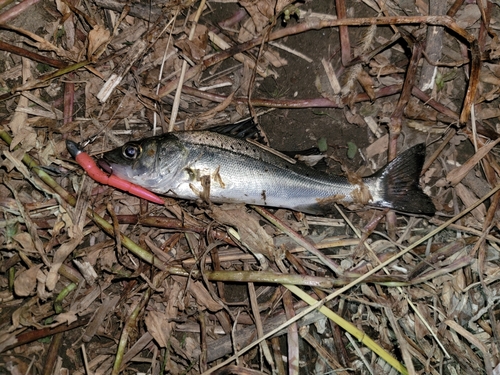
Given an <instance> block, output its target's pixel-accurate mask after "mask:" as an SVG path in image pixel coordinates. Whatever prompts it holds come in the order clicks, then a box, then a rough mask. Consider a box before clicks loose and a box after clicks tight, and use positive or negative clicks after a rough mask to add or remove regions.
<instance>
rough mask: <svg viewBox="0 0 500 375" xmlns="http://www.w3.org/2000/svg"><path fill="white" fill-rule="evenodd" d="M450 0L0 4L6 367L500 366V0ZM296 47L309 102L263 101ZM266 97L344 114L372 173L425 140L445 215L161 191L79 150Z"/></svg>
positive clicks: (216, 116)
mask: <svg viewBox="0 0 500 375" xmlns="http://www.w3.org/2000/svg"><path fill="white" fill-rule="evenodd" d="M31 3H35V5H32V4H31ZM445 3H446V2H440V1H432V0H430V5H429V6H427V3H426V2H416V3H415V4H409V5H408V4H407V6H408V7H409V8H408V9H404V12H403V10H402V9H401V8H400V7H399V6H397V5H396V4H395V3H393V2H392V1H386V2H381V1H366V2H364V3H363V4H360V3H356V4H355V5H354V4H350V3H349V2H347V4H346V3H345V2H344V1H343V0H337V1H336V9H337V13H336V14H333V13H332V14H321V13H319V12H317V11H316V9H317V8H316V7H317V6H322V5H324V4H323V2H319V1H318V2H315V1H313V2H306V3H305V4H289V3H288V2H286V1H285V2H283V1H277V2H272V1H267V0H266V1H258V2H250V1H247V0H240V1H238V3H237V4H229V3H228V4H222V5H221V4H218V3H213V4H212V3H208V4H205V2H204V1H202V2H201V3H191V2H186V3H161V4H154V3H138V2H137V3H136V2H131V3H129V4H128V5H125V4H124V3H118V2H115V1H112V0H93V1H86V2H77V1H72V2H65V1H58V0H56V2H55V3H53V2H51V1H43V2H40V3H38V4H37V1H33V2H28V1H24V2H22V3H20V4H15V5H14V4H7V5H5V4H3V2H1V1H0V7H2V8H0V9H2V13H0V60H2V61H3V62H2V63H1V64H0V87H1V91H0V100H1V101H0V118H1V119H2V120H1V121H2V123H1V125H0V126H1V128H0V137H1V138H2V139H3V141H0V151H1V159H0V161H1V163H2V164H1V165H2V168H1V169H0V176H1V181H0V182H1V183H0V208H1V213H0V242H1V244H2V247H1V251H0V259H1V262H0V373H12V374H52V373H54V374H55V373H58V374H59V373H71V374H109V373H112V374H118V373H130V374H132V373H140V372H141V373H151V374H167V373H171V374H199V373H207V374H208V373H217V374H233V373H234V374H240V373H241V374H247V373H248V374H261V373H265V374H270V373H276V374H284V373H287V372H288V373H290V374H298V373H313V372H316V373H318V374H319V373H326V372H330V371H335V372H334V373H337V374H350V373H353V374H365V373H378V374H381V373H384V374H385V373H396V372H397V371H399V372H401V373H409V374H417V373H418V374H471V373H476V374H478V373H479V374H483V373H485V374H495V373H498V371H500V370H499V369H500V365H499V359H500V353H499V348H500V328H499V325H498V322H497V318H498V317H499V311H500V310H499V307H498V306H499V300H500V281H499V279H500V272H499V270H500V267H499V263H500V261H499V251H500V236H499V229H500V228H499V221H498V217H499V215H498V212H499V211H498V204H499V200H500V193H499V192H498V190H499V189H500V184H499V181H498V178H499V175H500V167H499V165H498V156H497V153H496V152H497V149H496V148H495V146H496V144H497V143H498V139H499V138H498V133H497V129H498V125H497V123H496V121H497V119H498V116H499V115H500V113H499V110H498V96H499V94H500V91H499V90H498V87H499V86H500V69H499V65H498V60H497V58H498V52H497V51H498V47H497V46H496V43H498V40H497V39H498V38H497V35H496V26H495V25H496V22H495V21H497V20H498V14H499V8H498V6H497V5H494V4H493V3H491V2H489V1H484V2H483V1H478V2H477V4H468V3H467V4H464V3H463V2H461V1H456V2H455V3H454V5H453V7H451V8H449V9H446V8H445V7H443V6H442V5H443V4H445ZM215 5H216V8H217V9H218V11H221V9H222V10H224V11H225V12H226V13H227V15H228V16H227V17H225V19H224V20H223V21H220V20H221V17H220V16H218V15H217V11H215V10H213V8H212V7H215ZM346 5H347V8H346ZM349 7H351V8H350V9H351V10H352V14H349V16H348V17H347V16H346V14H348V13H349V12H348V9H349ZM380 7H381V8H380ZM410 8H411V9H410ZM429 9H430V10H429ZM446 12H447V13H446ZM358 14H363V15H364V18H361V17H359V18H358V17H357V16H358ZM367 14H368V15H369V16H366V15H367ZM445 14H447V16H445ZM42 15H43V17H44V19H46V22H44V23H43V30H42V32H40V29H38V30H36V29H33V30H31V29H30V27H31V26H32V24H31V23H30V22H27V23H23V22H22V21H20V20H21V19H23V20H27V19H29V18H30V17H42ZM335 16H337V17H335ZM381 16H383V17H381ZM214 20H219V21H220V22H215V21H214ZM380 25H389V26H386V27H385V28H382V27H380ZM358 26H364V27H365V28H363V29H361V30H363V32H362V33H356V32H354V30H360V29H359V28H358ZM332 28H333V29H334V30H339V40H340V45H339V46H334V47H332V50H333V49H334V50H335V52H328V53H327V52H326V51H317V54H316V55H314V56H308V55H307V54H305V53H303V52H301V50H300V49H301V48H300V46H294V45H290V44H289V43H287V42H286V41H287V36H290V35H298V34H304V35H308V33H311V30H315V29H322V30H331V29H332ZM350 31H351V32H350ZM35 32H37V33H35ZM37 34H38V35H42V36H38V35H37ZM391 38H392V39H391ZM272 41H274V42H272ZM312 43H314V41H312ZM283 45H286V47H287V48H286V49H284V48H282V47H283ZM292 59H303V60H304V61H307V62H308V64H312V65H311V66H313V67H314V68H315V69H317V70H316V75H317V80H316V82H302V83H301V84H302V85H306V86H309V87H313V86H315V87H316V88H317V89H318V90H317V96H316V97H313V98H309V99H304V98H294V97H293V94H292V91H290V92H289V91H288V89H289V88H286V89H285V90H284V91H282V92H279V93H278V92H276V93H272V94H271V95H269V96H268V97H262V96H260V93H261V92H259V91H258V90H257V88H258V87H259V85H260V84H261V83H262V82H263V79H264V78H265V77H274V78H275V79H276V78H277V77H278V76H279V75H280V74H282V72H283V67H284V66H285V67H286V65H287V63H288V62H287V60H292ZM274 94H276V95H274ZM265 108H274V109H275V111H283V113H287V112H286V111H289V110H291V109H292V108H339V109H338V112H337V114H338V116H344V117H345V121H346V122H348V123H349V124H351V125H349V126H352V127H360V126H361V127H363V129H365V128H366V129H370V132H371V133H370V134H371V142H370V146H368V147H365V148H362V149H360V150H357V149H355V148H354V149H351V147H355V146H356V145H354V144H350V149H349V155H350V157H354V155H356V154H357V152H358V151H359V152H361V154H362V155H364V157H366V159H367V161H366V163H365V165H366V166H367V167H371V168H372V169H374V168H375V169H376V167H381V166H382V164H383V162H378V160H382V159H383V156H384V155H386V154H387V153H388V155H389V158H390V159H392V158H394V157H395V156H396V155H397V154H398V153H399V151H398V147H399V148H401V145H402V143H404V144H407V143H411V144H413V143H417V142H421V141H426V142H427V144H428V145H429V147H428V150H429V152H428V158H427V162H426V165H425V166H424V172H423V175H422V184H423V185H425V191H426V192H427V193H428V194H429V195H431V196H432V198H433V201H434V203H435V205H436V207H437V209H438V213H437V214H436V215H435V216H434V217H432V218H429V217H412V216H408V215H402V214H396V213H394V212H387V211H380V210H374V209H369V208H366V209H363V210H359V211H355V212H350V211H348V210H345V209H344V208H342V207H337V208H338V212H335V213H334V214H333V215H331V217H314V216H311V215H304V214H301V213H296V212H291V211H287V210H281V209H280V210H273V209H271V208H270V209H269V210H268V209H264V208H261V207H248V206H247V207H244V206H231V205H222V206H221V205H207V204H206V202H205V203H203V204H201V203H196V202H184V201H180V200H174V199H169V200H168V201H167V203H166V205H165V207H161V206H158V205H154V204H151V203H149V204H148V203H147V202H145V201H143V200H140V199H139V198H136V197H134V196H131V195H129V194H127V193H123V192H120V191H117V190H114V189H111V188H109V187H107V186H103V185H100V184H98V183H96V182H94V181H92V180H91V179H90V178H88V177H87V176H86V175H85V174H84V173H82V171H81V168H80V167H79V166H78V165H77V164H76V163H75V162H74V161H73V160H72V159H71V157H70V156H69V154H68V153H67V151H66V146H65V140H66V139H72V140H75V141H77V142H83V141H86V140H88V139H93V142H91V143H90V144H89V145H88V147H87V148H86V151H87V152H88V153H89V154H91V155H93V156H94V155H96V156H98V155H99V154H100V153H102V152H103V151H105V150H109V149H111V148H114V147H117V146H120V145H121V144H123V143H124V142H125V141H126V140H129V139H131V138H141V137H144V136H147V135H151V134H155V133H156V134H159V133H162V132H166V131H171V130H173V129H184V130H191V129H200V128H210V127H211V126H215V125H220V124H227V123H231V122H236V121H238V120H240V119H244V118H248V117H253V118H254V119H255V120H258V119H259V118H260V117H261V116H266V112H267V111H266V110H265ZM368 108H369V110H367V109H368ZM288 121H289V122H290V125H289V126H290V127H293V126H294V125H296V124H294V123H293V118H292V119H289V120H288ZM299 126H300V125H297V127H299ZM356 129H357V128H356ZM263 136H264V138H265V134H264V135H263ZM403 141H404V142H403ZM404 147H405V148H406V146H404ZM292 148H293V146H292ZM333 151H334V150H332V147H330V148H329V149H328V152H327V155H328V157H327V159H333V158H335V156H334V155H333V153H334V152H333ZM370 163H371V164H373V165H371V164H370Z"/></svg>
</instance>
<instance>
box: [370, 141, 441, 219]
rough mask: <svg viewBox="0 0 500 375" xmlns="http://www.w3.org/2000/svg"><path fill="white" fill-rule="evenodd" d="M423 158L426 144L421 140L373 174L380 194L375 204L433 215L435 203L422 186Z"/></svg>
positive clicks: (377, 194) (377, 193)
mask: <svg viewBox="0 0 500 375" xmlns="http://www.w3.org/2000/svg"><path fill="white" fill-rule="evenodd" d="M424 161H425V144H423V143H420V144H418V145H415V146H413V147H412V148H410V149H408V150H406V151H405V152H403V153H402V154H400V155H399V156H398V157H396V159H394V160H393V161H391V162H390V163H389V164H387V166H386V167H385V168H383V169H381V170H380V171H378V172H377V173H375V174H374V175H372V176H371V178H374V179H375V185H376V186H377V188H376V191H375V192H374V193H375V194H376V196H377V198H378V199H377V200H376V201H375V202H374V204H373V205H374V206H377V207H384V208H391V209H394V210H396V211H401V212H407V213H411V214H420V215H434V213H435V212H436V208H435V207H434V203H432V200H431V198H430V197H429V196H428V195H426V194H425V193H424V192H423V191H422V189H421V188H420V186H419V180H420V173H421V172H422V167H423V165H424Z"/></svg>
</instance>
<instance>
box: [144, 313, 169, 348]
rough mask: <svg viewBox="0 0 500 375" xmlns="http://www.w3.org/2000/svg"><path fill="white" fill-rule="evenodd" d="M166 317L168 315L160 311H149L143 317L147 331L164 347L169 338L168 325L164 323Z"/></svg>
mask: <svg viewBox="0 0 500 375" xmlns="http://www.w3.org/2000/svg"><path fill="white" fill-rule="evenodd" d="M168 319H169V317H168V316H167V315H166V314H165V313H162V312H160V311H150V312H149V313H148V314H147V315H146V317H145V318H144V321H145V322H146V327H148V332H149V333H150V334H151V336H153V337H154V339H155V340H156V342H157V343H158V345H160V346H161V347H162V348H166V347H167V346H168V341H169V340H170V334H171V332H170V331H171V330H170V326H169V324H165V322H168Z"/></svg>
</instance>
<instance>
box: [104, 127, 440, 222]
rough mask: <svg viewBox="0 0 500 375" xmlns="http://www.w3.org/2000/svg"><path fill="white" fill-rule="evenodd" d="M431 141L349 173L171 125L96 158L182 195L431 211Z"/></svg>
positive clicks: (310, 206) (122, 174)
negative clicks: (424, 183)
mask: <svg viewBox="0 0 500 375" xmlns="http://www.w3.org/2000/svg"><path fill="white" fill-rule="evenodd" d="M424 159H425V145H424V144H418V145H416V146H414V147H412V148H410V149H408V150H407V151H405V152H403V153H402V154H401V155H399V156H398V157H397V158H396V159H394V160H393V161H392V162H390V163H389V164H388V165H387V166H385V167H384V168H382V169H381V170H379V171H378V172H376V173H375V174H373V175H371V176H368V177H364V178H357V177H354V178H352V177H351V178H346V177H341V176H335V175H330V174H327V173H323V172H319V171H316V170H314V169H312V168H309V167H307V166H306V165H304V164H302V163H299V162H298V163H295V164H294V163H291V162H290V161H288V160H286V159H284V158H282V157H280V156H278V155H276V154H275V153H273V152H270V151H268V150H266V149H265V148H263V147H260V146H258V145H255V144H254V143H253V142H248V141H246V140H244V139H240V138H234V137H231V136H227V135H223V134H219V133H216V132H211V131H185V132H172V133H167V134H164V135H160V136H156V137H150V138H145V139H142V140H139V141H132V142H128V143H126V144H124V145H123V146H122V147H118V148H116V149H114V150H111V151H108V152H106V153H104V155H103V157H102V159H100V160H99V161H98V164H99V165H100V167H101V168H102V169H104V170H105V171H107V172H108V173H111V174H112V175H115V176H117V177H119V178H121V179H123V180H126V181H129V182H131V183H134V184H136V185H139V186H142V187H144V188H146V189H148V190H151V191H153V192H155V193H159V194H164V195H167V196H170V197H178V198H182V199H191V200H197V199H201V200H204V201H207V202H208V201H209V202H215V203H246V204H255V205H261V206H271V207H282V208H288V209H292V210H297V211H302V212H305V213H312V214H324V213H328V212H331V211H332V210H333V209H334V205H335V204H342V205H344V206H346V207H348V208H358V207H360V206H365V205H368V206H372V207H381V208H391V209H394V210H396V211H400V212H407V213H412V214H424V215H433V214H434V212H435V208H434V204H433V203H432V200H431V199H430V198H429V197H428V196H427V195H426V194H425V193H424V192H423V191H422V190H421V189H420V187H419V177H420V172H421V170H422V165H423V163H424Z"/></svg>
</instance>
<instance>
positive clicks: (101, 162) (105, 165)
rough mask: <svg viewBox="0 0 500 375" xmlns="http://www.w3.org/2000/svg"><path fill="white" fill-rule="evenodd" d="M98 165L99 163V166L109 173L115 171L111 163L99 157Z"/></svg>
mask: <svg viewBox="0 0 500 375" xmlns="http://www.w3.org/2000/svg"><path fill="white" fill-rule="evenodd" d="M97 165H99V167H101V169H102V170H104V171H105V172H107V173H109V174H112V173H113V167H111V165H110V164H109V163H108V162H107V161H106V160H104V159H99V160H98V161H97Z"/></svg>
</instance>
